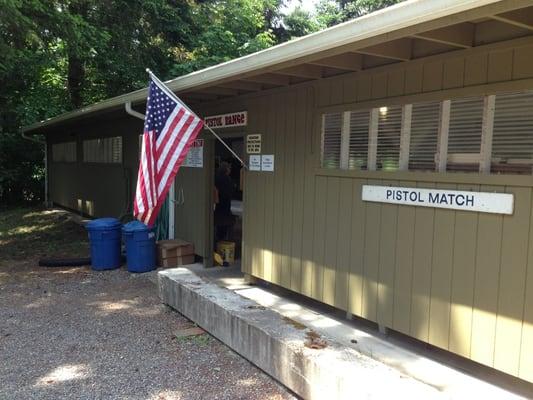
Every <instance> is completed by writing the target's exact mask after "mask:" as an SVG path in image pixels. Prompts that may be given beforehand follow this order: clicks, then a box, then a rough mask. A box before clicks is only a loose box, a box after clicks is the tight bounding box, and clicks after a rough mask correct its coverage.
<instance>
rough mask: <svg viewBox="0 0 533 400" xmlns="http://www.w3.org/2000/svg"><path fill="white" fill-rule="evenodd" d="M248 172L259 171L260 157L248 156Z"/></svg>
mask: <svg viewBox="0 0 533 400" xmlns="http://www.w3.org/2000/svg"><path fill="white" fill-rule="evenodd" d="M248 168H249V169H250V171H261V156H259V155H254V156H250V163H249V164H248Z"/></svg>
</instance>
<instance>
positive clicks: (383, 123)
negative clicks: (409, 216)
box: [322, 91, 533, 174]
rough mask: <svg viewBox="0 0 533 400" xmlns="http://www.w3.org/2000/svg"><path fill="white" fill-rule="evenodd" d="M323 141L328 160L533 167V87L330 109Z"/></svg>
mask: <svg viewBox="0 0 533 400" xmlns="http://www.w3.org/2000/svg"><path fill="white" fill-rule="evenodd" d="M322 144H323V147H322V166H323V167H324V168H333V169H339V168H340V169H350V170H382V171H397V170H402V171H403V170H410V171H440V172H445V171H448V172H450V171H455V172H476V173H482V174H488V173H512V174H533V91H523V92H518V93H505V94H498V95H494V94H490V95H486V96H484V97H475V98H465V99H452V100H443V101H441V102H426V103H415V104H404V105H403V106H397V105H396V106H382V107H376V108H372V109H367V110H357V111H345V112H342V113H333V114H325V115H324V116H323V142H322ZM437 153H438V154H437Z"/></svg>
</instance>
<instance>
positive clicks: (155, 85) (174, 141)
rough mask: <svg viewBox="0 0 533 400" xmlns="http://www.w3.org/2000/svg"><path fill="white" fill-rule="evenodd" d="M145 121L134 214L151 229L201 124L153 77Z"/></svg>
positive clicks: (149, 89) (197, 118)
mask: <svg viewBox="0 0 533 400" xmlns="http://www.w3.org/2000/svg"><path fill="white" fill-rule="evenodd" d="M144 121H145V123H144V133H143V141H142V148H141V159H140V162H139V174H138V179H137V190H136V193H135V200H134V204H133V212H134V216H135V218H137V219H138V220H139V221H142V222H144V223H145V224H146V225H148V226H152V225H153V223H154V221H155V218H156V217H157V213H158V212H159V208H160V207H161V205H162V203H163V202H164V201H165V197H166V195H167V193H168V190H169V188H170V186H171V184H172V181H173V179H174V177H175V176H176V173H177V172H178V169H179V168H180V166H181V164H182V163H183V160H184V159H185V155H186V154H187V152H188V151H189V148H190V147H191V145H192V143H193V142H194V140H195V139H196V136H198V133H199V132H200V130H201V129H202V126H203V121H202V120H201V119H200V118H199V117H198V116H196V115H195V114H194V113H192V112H191V111H190V110H189V109H188V108H187V106H185V105H184V104H183V103H181V101H180V100H179V99H178V98H177V97H176V96H175V95H174V94H173V93H172V92H171V91H170V90H169V89H167V88H166V87H165V86H164V84H163V83H161V82H159V81H158V80H157V78H155V77H153V76H150V86H149V88H148V98H147V104H146V115H145V120H144Z"/></svg>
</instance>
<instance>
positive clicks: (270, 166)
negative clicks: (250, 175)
mask: <svg viewBox="0 0 533 400" xmlns="http://www.w3.org/2000/svg"><path fill="white" fill-rule="evenodd" d="M261 171H266V172H272V171H274V154H263V155H262V156H261Z"/></svg>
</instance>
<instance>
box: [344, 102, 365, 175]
mask: <svg viewBox="0 0 533 400" xmlns="http://www.w3.org/2000/svg"><path fill="white" fill-rule="evenodd" d="M369 121H370V112H369V111H368V110H364V111H353V112H351V113H350V144H349V149H348V169H356V170H362V169H367V163H368V127H369Z"/></svg>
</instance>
